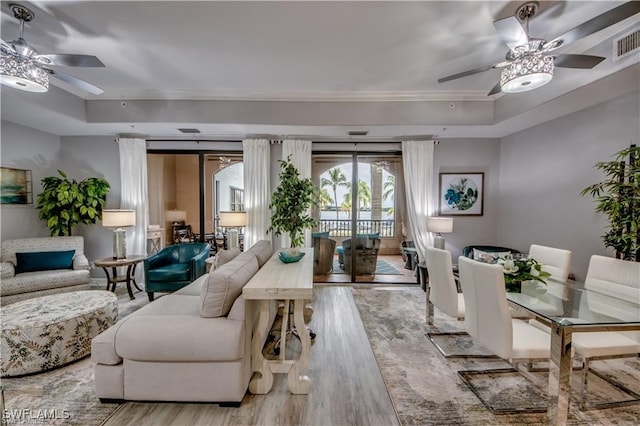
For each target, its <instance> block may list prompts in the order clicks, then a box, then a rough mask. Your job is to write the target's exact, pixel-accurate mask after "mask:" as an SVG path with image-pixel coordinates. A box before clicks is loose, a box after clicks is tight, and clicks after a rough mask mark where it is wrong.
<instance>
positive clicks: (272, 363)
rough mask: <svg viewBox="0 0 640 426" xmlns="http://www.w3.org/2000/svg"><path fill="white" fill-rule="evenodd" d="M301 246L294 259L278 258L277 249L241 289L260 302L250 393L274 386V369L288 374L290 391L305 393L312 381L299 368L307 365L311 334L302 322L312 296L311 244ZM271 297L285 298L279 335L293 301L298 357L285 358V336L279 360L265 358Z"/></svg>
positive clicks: (283, 329) (283, 334) (252, 351)
mask: <svg viewBox="0 0 640 426" xmlns="http://www.w3.org/2000/svg"><path fill="white" fill-rule="evenodd" d="M301 250H302V251H304V252H305V256H304V257H303V258H302V260H300V261H299V262H296V263H283V262H282V261H280V259H279V258H278V253H277V252H276V253H274V254H273V256H272V257H271V258H270V259H269V260H268V261H267V263H265V264H264V266H263V267H262V268H260V270H259V271H258V272H257V273H256V274H255V275H254V276H253V278H251V280H249V282H248V283H247V284H246V285H245V286H244V288H243V290H242V294H243V297H244V298H245V299H247V300H255V301H257V302H258V303H259V304H260V305H259V308H260V318H259V320H258V325H257V327H256V331H255V332H254V335H253V338H252V340H251V358H252V369H253V372H254V375H253V377H252V378H251V381H250V382H249V390H250V391H251V393H254V394H265V393H268V392H269V391H270V390H271V387H272V386H273V373H283V374H284V373H288V374H289V377H288V379H287V382H288V385H289V390H290V391H291V393H293V394H308V393H309V391H310V389H311V381H310V380H309V378H308V377H307V376H303V375H302V372H303V371H304V370H306V369H307V366H308V364H309V355H310V353H311V338H310V336H309V331H308V330H307V328H306V326H305V323H304V315H303V314H304V306H305V301H306V300H311V299H312V298H313V248H303V249H301ZM271 300H284V301H285V302H284V307H285V312H283V315H282V317H283V321H282V334H281V335H282V336H285V335H286V334H285V333H286V329H287V317H288V315H287V314H288V307H289V302H290V301H293V306H294V308H293V319H294V325H295V327H296V329H297V330H298V333H299V335H300V342H302V352H301V354H300V358H299V359H297V360H287V359H285V353H286V347H285V341H286V339H283V340H282V343H281V347H280V358H279V359H278V360H266V359H265V358H264V356H263V355H262V346H263V342H264V341H265V339H266V336H267V333H269V327H270V326H271V322H270V321H269V320H270V318H269V302H270V301H271ZM255 373H259V374H255Z"/></svg>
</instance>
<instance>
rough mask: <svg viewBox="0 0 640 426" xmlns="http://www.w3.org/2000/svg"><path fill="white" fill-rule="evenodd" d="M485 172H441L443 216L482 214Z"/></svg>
mask: <svg viewBox="0 0 640 426" xmlns="http://www.w3.org/2000/svg"><path fill="white" fill-rule="evenodd" d="M483 201H484V173H440V190H439V201H438V205H439V210H440V215H441V216H450V215H461V216H462V215H463V216H482V214H483V204H484V203H483Z"/></svg>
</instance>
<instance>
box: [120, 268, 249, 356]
mask: <svg viewBox="0 0 640 426" xmlns="http://www.w3.org/2000/svg"><path fill="white" fill-rule="evenodd" d="M254 262H256V261H255V260H254ZM126 320H127V321H126V322H125V323H124V324H123V325H122V326H121V327H120V328H119V330H118V331H117V333H116V336H115V352H116V353H117V355H118V356H119V357H122V358H125V359H128V360H136V361H154V362H155V361H172V362H182V361H191V362H206V361H234V360H237V359H240V358H242V356H243V355H244V322H243V321H232V320H228V319H226V318H202V317H200V312H199V303H198V299H197V298H194V297H193V296H181V295H175V294H172V295H169V296H165V297H161V298H160V299H158V300H156V301H154V302H153V303H150V304H148V305H146V306H145V307H144V308H142V309H140V310H138V311H137V312H135V313H134V314H133V315H131V316H130V317H128V318H126ZM167 342H171V344H167Z"/></svg>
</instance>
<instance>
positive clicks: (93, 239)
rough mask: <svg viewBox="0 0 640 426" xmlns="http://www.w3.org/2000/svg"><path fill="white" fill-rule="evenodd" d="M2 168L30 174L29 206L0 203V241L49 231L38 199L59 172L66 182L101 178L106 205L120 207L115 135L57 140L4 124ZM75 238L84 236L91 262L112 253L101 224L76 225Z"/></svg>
mask: <svg viewBox="0 0 640 426" xmlns="http://www.w3.org/2000/svg"><path fill="white" fill-rule="evenodd" d="M1 154H2V159H1V160H2V165H3V166H6V167H15V168H19V169H28V170H31V171H32V176H33V201H34V203H33V204H30V205H20V206H19V205H5V204H3V205H1V206H0V223H1V227H2V228H1V229H2V234H1V238H2V239H3V240H9V239H14V238H25V237H45V236H48V235H49V230H48V229H47V227H46V226H45V223H44V221H42V220H40V219H39V218H38V210H37V209H36V196H37V194H39V193H40V192H42V185H41V183H40V181H41V180H42V178H44V177H47V176H56V175H57V173H58V172H57V170H62V171H64V172H65V173H67V176H68V177H69V178H70V179H76V180H82V179H85V178H87V177H92V176H95V177H102V178H105V179H106V180H107V181H108V182H109V184H110V185H111V191H110V192H109V195H108V196H107V207H108V208H118V207H120V160H119V154H118V145H117V144H116V143H115V142H114V138H113V137H62V138H60V137H58V136H56V135H52V134H49V133H44V132H40V131H38V130H35V129H31V128H29V127H24V126H21V125H18V124H14V123H11V122H8V121H2V146H1ZM73 234H74V235H82V236H83V237H84V238H85V254H86V256H87V258H88V259H89V261H93V260H95V259H98V258H101V257H106V256H109V255H111V253H112V252H113V248H112V241H113V240H112V238H113V237H112V232H111V231H110V230H109V229H106V228H103V227H102V226H100V222H98V223H97V224H95V225H79V226H77V227H76V228H74V229H73ZM91 275H92V276H96V277H104V272H102V270H95V269H94V270H92V272H91Z"/></svg>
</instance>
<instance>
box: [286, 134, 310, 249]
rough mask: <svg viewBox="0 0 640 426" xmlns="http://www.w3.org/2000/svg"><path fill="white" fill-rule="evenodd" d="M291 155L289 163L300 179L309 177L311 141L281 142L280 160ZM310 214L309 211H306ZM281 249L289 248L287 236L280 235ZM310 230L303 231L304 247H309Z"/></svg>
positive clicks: (289, 241)
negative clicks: (296, 170) (294, 168)
mask: <svg viewBox="0 0 640 426" xmlns="http://www.w3.org/2000/svg"><path fill="white" fill-rule="evenodd" d="M289 155H291V163H292V164H293V165H294V166H296V168H297V169H298V172H300V177H301V178H303V179H304V178H310V177H311V141H304V140H283V141H282V159H283V160H286V159H287V157H289ZM307 213H309V214H311V209H309V210H308V211H307ZM281 241H282V247H290V246H291V239H289V236H288V235H282V240H281ZM311 245H312V241H311V230H310V229H305V231H304V247H311Z"/></svg>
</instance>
